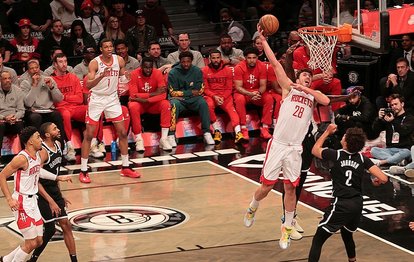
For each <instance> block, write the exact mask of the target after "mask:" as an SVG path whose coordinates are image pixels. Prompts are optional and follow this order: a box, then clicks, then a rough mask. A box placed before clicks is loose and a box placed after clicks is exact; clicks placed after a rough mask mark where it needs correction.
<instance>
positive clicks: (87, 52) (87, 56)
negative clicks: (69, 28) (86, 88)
mask: <svg viewBox="0 0 414 262" xmlns="http://www.w3.org/2000/svg"><path fill="white" fill-rule="evenodd" d="M95 56H96V49H95V48H94V47H92V46H89V47H88V46H85V47H84V49H83V60H82V62H80V63H79V64H77V65H76V66H75V67H74V68H73V73H75V75H76V76H77V77H78V79H79V80H80V81H83V78H84V77H85V76H86V75H87V74H88V65H89V62H90V61H91V60H92V59H94V58H95Z"/></svg>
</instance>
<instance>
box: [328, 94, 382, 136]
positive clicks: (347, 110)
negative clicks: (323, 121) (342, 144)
mask: <svg viewBox="0 0 414 262" xmlns="http://www.w3.org/2000/svg"><path fill="white" fill-rule="evenodd" d="M361 92H362V90H361V89H360V87H358V86H357V87H349V88H348V89H347V90H346V93H347V95H348V101H347V102H346V105H345V106H343V107H341V108H339V109H338V110H336V111H335V124H337V128H338V129H337V132H336V134H337V137H342V136H343V135H344V134H345V132H346V130H347V129H348V128H350V127H360V128H362V129H363V130H364V133H365V134H366V135H367V138H368V139H370V140H371V139H375V138H377V137H378V133H377V134H375V133H374V132H373V130H372V119H374V118H375V107H374V105H373V104H372V103H371V102H370V101H369V99H368V98H367V97H365V96H363V95H362V93H361Z"/></svg>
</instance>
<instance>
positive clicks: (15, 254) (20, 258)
mask: <svg viewBox="0 0 414 262" xmlns="http://www.w3.org/2000/svg"><path fill="white" fill-rule="evenodd" d="M28 255H29V254H27V253H26V252H24V251H23V250H22V249H21V248H20V246H18V247H17V248H16V249H15V250H13V251H12V252H11V253H9V254H8V255H6V256H4V257H3V261H4V262H12V261H13V262H14V261H16V262H25V261H26V258H27V256H28Z"/></svg>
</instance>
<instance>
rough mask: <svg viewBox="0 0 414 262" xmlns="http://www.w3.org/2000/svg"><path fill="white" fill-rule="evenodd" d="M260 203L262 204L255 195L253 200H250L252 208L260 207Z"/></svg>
mask: <svg viewBox="0 0 414 262" xmlns="http://www.w3.org/2000/svg"><path fill="white" fill-rule="evenodd" d="M259 204H260V202H259V201H257V200H256V199H255V198H254V196H253V199H252V202H250V207H252V208H258V207H259Z"/></svg>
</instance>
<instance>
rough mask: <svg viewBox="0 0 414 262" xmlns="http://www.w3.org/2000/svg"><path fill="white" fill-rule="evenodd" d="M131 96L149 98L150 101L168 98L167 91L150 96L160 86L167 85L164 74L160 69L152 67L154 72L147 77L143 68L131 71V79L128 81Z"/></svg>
mask: <svg viewBox="0 0 414 262" xmlns="http://www.w3.org/2000/svg"><path fill="white" fill-rule="evenodd" d="M128 86H129V96H130V97H140V98H145V99H148V101H149V102H150V103H153V102H158V101H162V100H164V99H166V98H167V95H166V94H165V93H162V94H159V95H156V96H152V97H150V93H153V92H155V91H156V90H157V89H158V88H159V87H165V86H166V85H165V80H164V76H163V75H162V73H161V71H160V70H158V69H155V68H154V69H152V74H151V75H150V76H149V77H146V76H144V75H143V74H142V69H141V68H137V69H135V70H134V71H132V72H131V80H130V81H129V83H128Z"/></svg>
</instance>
